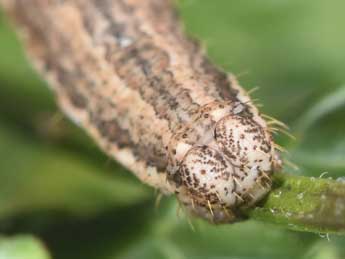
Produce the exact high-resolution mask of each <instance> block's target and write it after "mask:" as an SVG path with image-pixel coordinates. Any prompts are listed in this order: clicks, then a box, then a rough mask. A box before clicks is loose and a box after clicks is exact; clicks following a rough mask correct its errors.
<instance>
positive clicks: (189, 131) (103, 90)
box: [0, 0, 282, 223]
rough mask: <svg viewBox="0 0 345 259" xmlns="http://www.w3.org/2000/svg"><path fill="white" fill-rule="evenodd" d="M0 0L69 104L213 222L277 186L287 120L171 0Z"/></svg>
mask: <svg viewBox="0 0 345 259" xmlns="http://www.w3.org/2000/svg"><path fill="white" fill-rule="evenodd" d="M0 4H2V5H3V7H4V9H5V11H6V12H7V13H8V15H9V16H10V17H12V19H13V21H14V23H15V25H16V26H17V28H18V31H19V32H21V33H20V35H21V36H22V38H23V42H24V43H25V49H26V51H27V53H28V56H29V57H30V60H31V61H32V62H33V64H34V65H35V67H36V68H37V70H38V71H39V73H40V74H41V75H42V76H43V77H44V78H45V79H46V80H47V81H48V82H49V85H50V86H51V88H52V90H53V92H54V94H55V96H56V99H57V103H58V104H59V106H60V108H61V109H62V110H63V111H64V113H65V114H66V115H67V116H68V117H69V118H71V120H73V121H74V122H75V123H76V124H77V125H78V126H80V127H81V128H82V129H84V130H85V131H86V132H87V133H88V134H89V135H90V137H91V138H92V139H93V140H94V141H95V142H96V143H97V144H98V145H99V147H100V148H101V149H102V150H103V151H104V152H105V153H106V154H108V155H109V156H111V157H112V158H114V159H115V160H116V161H118V162H119V163H120V164H122V165H123V166H124V167H126V168H128V169H129V170H130V171H131V172H133V173H134V174H135V175H136V176H137V177H138V178H139V179H140V180H141V181H142V182H144V183H146V184H148V185H150V186H152V187H154V188H156V189H158V190H160V191H161V192H162V193H164V194H176V197H177V199H178V200H179V201H180V203H181V204H183V205H184V206H185V207H186V208H187V210H188V211H189V212H191V213H192V214H194V215H197V216H199V217H202V218H204V219H207V220H209V221H210V222H214V223H221V222H233V221H237V220H240V219H241V218H242V215H241V210H242V209H243V208H248V207H251V206H254V205H256V204H257V202H258V201H259V200H261V199H262V198H263V197H264V196H265V194H267V193H268V192H269V191H270V189H271V177H272V174H273V172H274V171H275V169H276V168H277V167H278V166H279V165H280V164H281V161H280V159H279V156H278V154H277V152H276V150H279V149H281V148H280V147H279V146H277V145H276V144H274V142H273V139H272V134H273V133H276V132H277V131H278V130H279V128H280V127H282V124H281V123H279V122H278V121H276V120H274V119H272V118H268V120H269V122H266V121H265V119H264V118H263V116H262V115H261V114H260V112H259V111H258V108H257V105H255V104H254V103H253V100H252V99H251V98H250V97H249V94H247V93H246V92H245V91H244V90H243V89H242V88H241V87H240V86H239V84H238V83H237V81H236V79H235V77H234V76H232V75H228V74H227V73H225V72H223V71H222V70H221V69H219V68H218V67H216V66H215V65H214V64H212V63H211V62H210V60H209V59H208V58H207V57H206V55H205V53H204V51H203V49H202V48H200V47H199V45H198V44H196V43H195V41H193V40H190V39H189V38H188V37H186V36H185V34H184V31H183V29H182V26H181V23H180V21H179V19H178V15H176V10H175V8H174V6H173V3H172V1H168V0H166V1H162V0H116V1H115V0H89V1H85V0H65V1H60V0H49V1H41V0H0ZM56 17H63V19H56Z"/></svg>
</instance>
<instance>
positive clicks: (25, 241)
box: [0, 235, 50, 259]
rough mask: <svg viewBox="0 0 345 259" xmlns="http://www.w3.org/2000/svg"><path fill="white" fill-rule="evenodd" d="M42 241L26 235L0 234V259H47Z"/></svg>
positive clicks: (47, 255)
mask: <svg viewBox="0 0 345 259" xmlns="http://www.w3.org/2000/svg"><path fill="white" fill-rule="evenodd" d="M49 258H50V256H49V254H48V252H47V251H46V249H45V247H44V246H43V245H42V243H41V242H40V241H39V240H37V239H36V238H34V237H32V236H28V235H18V236H14V237H4V236H0V259H49Z"/></svg>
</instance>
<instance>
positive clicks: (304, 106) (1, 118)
mask: <svg viewBox="0 0 345 259" xmlns="http://www.w3.org/2000/svg"><path fill="white" fill-rule="evenodd" d="M178 3H179V9H180V11H181V16H182V17H183V19H184V21H185V23H186V29H187V31H188V32H189V33H190V34H192V35H194V36H196V37H197V38H199V39H200V40H201V42H202V43H203V45H204V46H205V48H206V49H207V50H208V53H209V56H210V57H211V58H212V59H213V60H214V61H215V62H216V63H217V64H219V65H220V66H221V67H223V68H224V69H225V70H227V71H231V72H232V73H234V74H235V75H237V76H238V77H239V80H240V82H241V84H242V85H243V86H244V87H245V88H246V89H251V88H253V87H256V86H259V87H260V90H259V91H257V92H256V93H255V94H254V98H258V99H259V100H260V103H262V104H264V106H263V107H262V110H263V112H265V113H267V114H270V115H273V116H275V117H276V118H278V119H280V120H282V121H284V122H286V123H287V124H288V125H290V126H291V128H292V133H293V134H294V135H295V136H296V137H297V140H296V141H292V140H290V139H288V138H286V137H283V136H279V137H277V141H278V142H279V143H280V144H281V145H283V146H286V147H288V149H289V151H290V155H287V158H288V159H289V160H291V161H293V162H294V163H296V164H298V166H299V167H300V170H298V171H293V170H292V169H290V168H288V167H287V168H286V169H285V171H289V172H292V173H295V174H304V175H309V176H314V177H318V176H320V175H321V174H322V173H323V172H328V174H327V175H326V177H333V178H337V177H341V176H344V174H345V120H344V114H345V73H344V69H345V51H344V46H345V34H344V32H343V27H344V25H345V16H344V15H343V12H344V10H345V2H344V1H342V0H333V1H323V0H305V1H299V0H266V1H258V0H243V1H234V0H213V1H207V0H180V1H179V2H178ZM56 114H58V111H57V108H56V106H55V104H54V100H53V97H52V94H51V93H50V91H49V90H48V88H47V86H46V84H45V83H44V82H42V81H41V80H40V79H39V78H38V76H37V75H36V74H35V73H34V72H33V71H32V69H31V68H30V66H29V65H28V64H27V62H26V60H25V58H24V56H23V52H22V50H21V48H20V45H19V43H18V41H17V40H16V38H15V36H14V34H13V32H12V31H11V29H10V28H9V26H8V24H7V23H6V22H5V18H4V17H3V15H2V16H1V15H0V231H1V232H2V233H3V234H4V235H5V236H8V235H13V234H21V233H25V234H27V235H34V236H37V237H38V238H40V239H41V240H42V242H43V243H44V244H45V246H46V247H47V248H48V250H49V251H50V253H51V254H52V255H53V257H54V258H58V259H59V258H61V259H78V258H82V259H84V258H91V259H93V258H94V259H96V258H97V259H112V258H173V259H178V258H265V259H266V258H306V259H309V258H320V259H323V258H324V259H332V258H339V259H340V258H345V248H344V247H345V239H344V237H338V236H329V237H327V236H318V235H315V234H308V233H298V232H292V231H288V230H284V229H280V228H277V227H274V226H271V225H267V224H263V223H260V222H254V221H247V222H244V223H239V224H234V225H228V226H211V225H209V224H207V223H205V222H200V221H198V220H194V219H193V220H192V224H193V225H194V228H195V230H194V231H193V230H192V227H191V226H190V225H189V223H188V220H187V219H186V218H185V217H184V216H177V205H176V202H175V201H174V199H172V198H166V199H164V200H163V201H162V204H161V205H160V207H159V208H158V209H155V207H154V200H155V197H156V195H155V193H154V191H153V190H151V189H150V188H148V187H146V186H144V185H143V184H142V183H140V182H139V181H138V180H136V179H135V178H134V176H132V175H131V174H130V173H129V172H127V171H126V170H124V169H123V168H121V167H120V166H119V165H118V164H116V163H115V162H113V161H111V160H110V159H109V158H107V157H106V156H105V155H103V154H102V153H101V152H100V151H99V150H98V148H97V147H96V146H95V144H94V143H92V141H91V140H89V139H88V138H87V137H86V136H85V134H84V133H83V132H82V131H81V130H79V129H77V128H76V127H75V126H73V125H72V124H71V123H69V122H68V121H67V120H65V119H63V120H62V121H61V120H59V119H58V117H59V115H56ZM181 214H183V213H181ZM328 238H329V239H330V240H328ZM41 249H42V247H41V246H40V245H38V243H37V241H35V239H32V238H31V237H29V236H18V237H17V238H0V258H1V259H2V258H6V259H7V258H8V259H11V258H21V259H27V258H35V259H40V258H47V256H46V255H45V252H44V250H41ZM7 250H8V251H12V252H9V254H11V253H13V254H14V256H12V257H10V256H7V257H6V256H5V257H4V256H2V255H3V254H4V253H6V251H7ZM26 250H27V251H28V252H25V253H24V254H23V255H22V256H21V257H18V256H17V257H15V256H16V253H22V251H26ZM31 253H33V255H34V256H31V255H30V254H31ZM35 253H38V254H40V253H41V254H40V255H35ZM6 255H7V254H6ZM1 256H2V257H1ZM30 256H31V257H30Z"/></svg>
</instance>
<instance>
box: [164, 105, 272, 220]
mask: <svg viewBox="0 0 345 259" xmlns="http://www.w3.org/2000/svg"><path fill="white" fill-rule="evenodd" d="M274 160H275V151H274V147H273V142H272V137H271V135H270V134H269V132H268V131H267V125H266V123H265V122H264V120H263V119H261V118H260V117H259V116H258V115H256V114H253V113H252V112H250V111H249V109H248V107H247V106H246V105H245V104H243V103H241V102H214V103H210V104H207V105H205V106H204V107H202V108H201V109H200V111H199V112H198V113H197V115H196V116H195V118H194V120H193V121H192V122H191V123H190V124H188V125H186V126H184V127H182V128H180V129H179V130H178V131H177V132H176V134H175V135H174V136H173V138H172V140H171V142H170V145H169V163H170V166H169V169H168V171H169V172H168V173H169V179H170V181H171V182H172V183H173V184H175V185H176V190H177V191H176V193H177V197H178V199H179V200H180V201H181V202H182V203H183V204H184V205H185V206H186V207H187V208H188V209H189V210H190V211H191V212H193V213H194V214H197V215H199V216H201V217H203V218H206V219H208V220H210V221H212V222H229V221H234V220H237V219H238V217H240V215H239V214H240V208H243V207H249V206H252V205H253V204H255V203H256V202H257V201H258V200H260V199H261V198H262V197H263V196H264V195H265V194H266V193H267V192H269V190H270V189H271V174H272V171H273V166H274V163H275V161H274Z"/></svg>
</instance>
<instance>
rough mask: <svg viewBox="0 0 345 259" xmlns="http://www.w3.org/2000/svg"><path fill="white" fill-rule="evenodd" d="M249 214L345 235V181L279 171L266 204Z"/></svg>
mask: <svg viewBox="0 0 345 259" xmlns="http://www.w3.org/2000/svg"><path fill="white" fill-rule="evenodd" d="M245 214H246V215H248V217H249V218H251V219H256V220H260V221H264V222H268V223H274V224H278V225H280V226H283V227H287V228H289V229H293V230H298V231H306V232H315V233H337V234H345V183H344V182H341V181H336V180H332V179H322V178H314V177H304V176H294V175H290V174H283V173H278V174H276V175H275V177H274V180H273V190H272V191H271V192H270V194H269V195H268V196H267V197H266V199H265V200H264V201H263V203H262V204H261V205H260V206H258V207H256V208H254V209H249V210H247V211H245Z"/></svg>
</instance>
